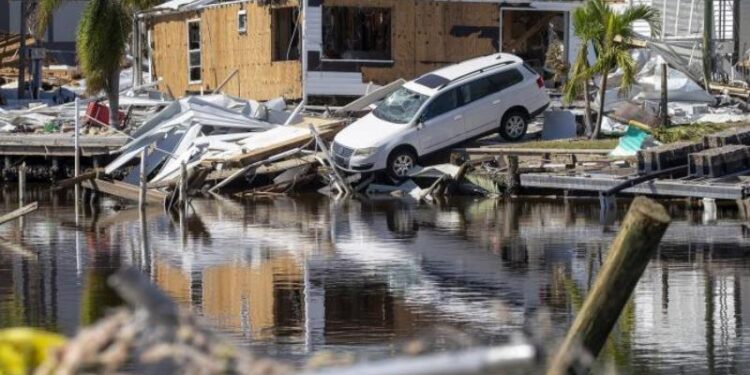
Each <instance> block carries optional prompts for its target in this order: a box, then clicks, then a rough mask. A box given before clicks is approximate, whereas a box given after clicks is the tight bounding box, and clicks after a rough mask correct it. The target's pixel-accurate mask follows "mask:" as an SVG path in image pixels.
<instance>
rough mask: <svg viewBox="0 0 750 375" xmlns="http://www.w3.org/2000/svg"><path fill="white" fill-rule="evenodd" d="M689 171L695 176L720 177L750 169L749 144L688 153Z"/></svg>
mask: <svg viewBox="0 0 750 375" xmlns="http://www.w3.org/2000/svg"><path fill="white" fill-rule="evenodd" d="M688 168H689V173H690V175H692V176H696V177H711V178H716V177H722V176H726V175H730V174H733V173H737V172H742V171H745V170H748V169H750V146H743V145H729V146H724V147H719V148H711V149H708V150H704V151H701V152H696V153H693V154H690V164H689V167H688Z"/></svg>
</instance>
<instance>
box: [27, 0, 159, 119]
mask: <svg viewBox="0 0 750 375" xmlns="http://www.w3.org/2000/svg"><path fill="white" fill-rule="evenodd" d="M62 2H63V0H40V1H39V6H38V10H37V14H36V28H35V29H36V30H35V31H36V34H37V35H39V36H41V35H44V32H45V30H46V28H47V25H48V24H49V21H50V19H51V17H52V13H53V12H54V11H55V9H57V7H58V6H60V4H62ZM160 2H161V1H159V0H89V1H88V3H87V4H86V7H85V8H84V11H83V14H82V15H81V21H80V23H79V24H78V34H77V36H76V52H77V53H78V64H79V66H80V69H81V73H82V74H83V77H84V78H85V79H86V90H87V94H89V95H96V94H98V93H99V92H101V91H102V90H103V91H104V92H105V93H106V95H107V99H108V100H109V108H110V111H109V123H110V125H112V126H116V125H115V124H119V117H118V110H117V109H118V107H119V91H120V67H121V65H122V62H123V60H124V58H125V44H126V43H127V40H128V38H129V36H130V32H131V31H132V28H131V22H132V19H133V15H134V14H135V13H136V12H137V11H139V10H142V9H146V8H148V7H150V6H152V5H156V4H158V3H160Z"/></svg>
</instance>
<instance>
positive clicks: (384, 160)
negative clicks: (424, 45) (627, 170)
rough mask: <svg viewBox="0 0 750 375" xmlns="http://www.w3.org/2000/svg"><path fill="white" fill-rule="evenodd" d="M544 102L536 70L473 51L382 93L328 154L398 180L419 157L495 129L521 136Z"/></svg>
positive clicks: (345, 165)
mask: <svg viewBox="0 0 750 375" xmlns="http://www.w3.org/2000/svg"><path fill="white" fill-rule="evenodd" d="M548 105H549V96H548V95H547V91H546V90H545V89H544V81H543V80H542V77H541V76H539V74H537V73H536V72H535V71H534V70H532V69H531V68H530V67H529V66H528V65H525V64H524V63H523V60H521V59H520V58H519V57H518V56H515V55H511V54H507V53H498V54H494V55H490V56H483V57H478V58H475V59H472V60H468V61H465V62H462V63H460V64H455V65H451V66H448V67H445V68H442V69H439V70H436V71H434V72H431V73H428V74H425V75H423V76H421V77H419V78H417V79H415V80H413V81H410V82H407V83H406V84H404V85H403V86H402V87H400V88H399V89H397V90H396V91H394V92H392V93H391V94H389V95H388V96H387V97H386V98H385V99H383V100H382V101H381V102H380V103H379V104H378V105H377V107H376V108H375V109H374V110H373V111H372V112H370V113H369V114H367V115H366V116H364V117H362V118H361V119H359V120H357V121H356V122H354V123H353V124H351V125H349V126H348V127H346V128H345V129H344V130H342V131H341V132H340V133H339V134H337V135H336V138H335V139H334V142H333V147H332V149H333V158H334V161H335V163H336V164H337V165H338V166H339V167H340V168H342V169H344V170H346V171H349V172H372V171H380V170H386V172H387V173H388V174H389V175H390V176H391V177H393V178H397V179H402V178H405V177H406V176H407V173H408V171H409V170H410V169H411V168H412V167H414V166H415V165H416V164H417V161H418V158H420V157H422V156H425V155H427V154H430V153H432V152H435V151H439V150H442V149H445V148H447V147H450V146H452V145H455V144H457V143H460V142H463V141H466V140H469V139H472V138H477V137H480V136H483V135H487V134H490V133H494V132H499V133H500V135H501V136H502V137H503V138H504V139H506V140H508V141H518V140H520V139H521V138H523V137H524V135H525V134H526V129H527V126H528V122H529V120H530V119H532V118H534V117H536V116H537V115H539V114H540V113H542V112H544V110H545V109H546V108H547V106H548Z"/></svg>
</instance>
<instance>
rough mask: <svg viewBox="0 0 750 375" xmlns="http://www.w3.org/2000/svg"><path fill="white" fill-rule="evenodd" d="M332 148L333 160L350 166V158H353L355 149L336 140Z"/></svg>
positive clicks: (346, 166) (340, 164)
mask: <svg viewBox="0 0 750 375" xmlns="http://www.w3.org/2000/svg"><path fill="white" fill-rule="evenodd" d="M331 149H332V151H333V152H332V153H333V161H334V162H335V163H336V164H338V165H339V166H342V167H345V168H348V167H349V160H350V159H351V158H352V154H354V149H353V148H349V147H346V146H344V145H342V144H340V143H336V142H333V146H332V147H331Z"/></svg>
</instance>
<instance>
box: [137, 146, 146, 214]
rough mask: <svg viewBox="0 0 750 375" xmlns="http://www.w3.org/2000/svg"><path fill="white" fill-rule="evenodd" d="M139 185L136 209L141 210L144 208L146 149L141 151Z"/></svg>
mask: <svg viewBox="0 0 750 375" xmlns="http://www.w3.org/2000/svg"><path fill="white" fill-rule="evenodd" d="M139 177H140V178H139V180H140V183H141V191H140V194H139V196H138V207H139V208H141V209H142V208H143V207H145V206H146V183H147V182H146V149H145V148H144V149H143V151H141V171H140V175H139Z"/></svg>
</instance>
